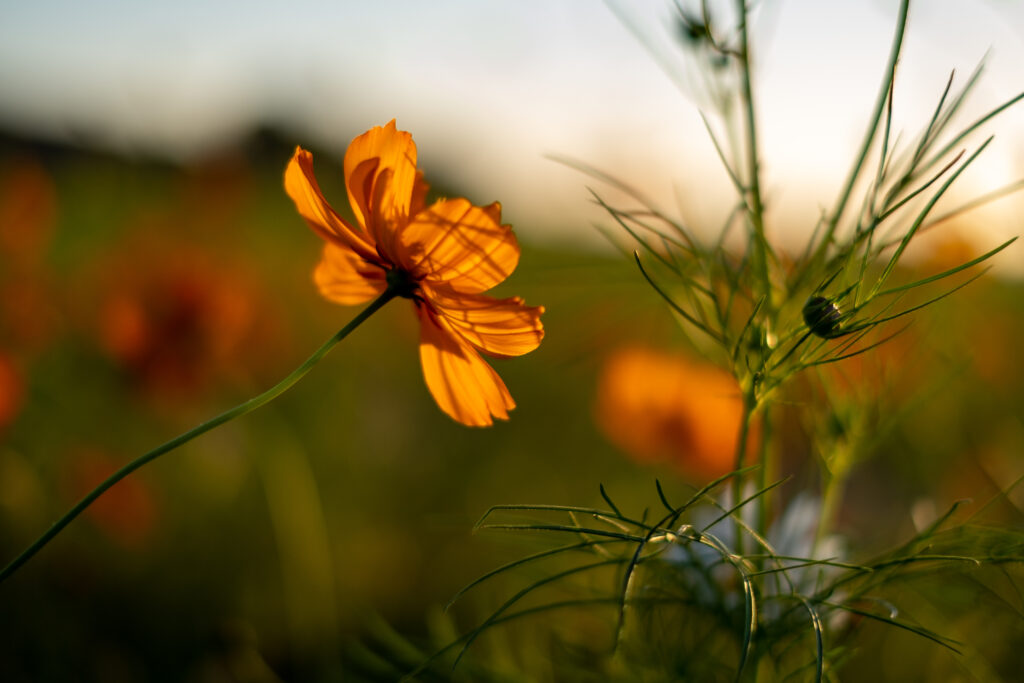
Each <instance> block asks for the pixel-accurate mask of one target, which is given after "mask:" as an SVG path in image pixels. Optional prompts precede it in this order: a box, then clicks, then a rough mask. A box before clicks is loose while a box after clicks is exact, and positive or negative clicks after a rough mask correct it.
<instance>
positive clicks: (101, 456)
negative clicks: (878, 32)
mask: <svg viewBox="0 0 1024 683" xmlns="http://www.w3.org/2000/svg"><path fill="white" fill-rule="evenodd" d="M117 468H118V465H117V463H116V462H115V461H114V460H113V459H112V458H111V457H110V456H108V455H107V454H106V453H104V452H102V451H97V450H91V449H85V450H82V451H79V452H76V453H74V454H73V457H71V458H69V468H68V470H67V481H66V484H65V493H66V495H67V497H68V498H69V499H70V500H77V499H79V498H81V497H82V496H84V495H85V494H87V493H88V492H89V491H92V490H93V489H94V488H95V487H96V486H98V485H99V484H100V483H101V482H103V480H104V479H106V478H107V477H108V476H110V475H111V474H113V473H114V471H115V470H116V469H117ZM85 514H86V516H87V517H88V518H89V519H90V520H91V521H92V522H93V524H95V525H96V526H97V527H99V528H100V529H101V530H102V531H103V533H105V534H106V535H107V536H108V537H110V539H111V540H113V541H116V542H117V543H120V544H121V545H122V546H124V547H138V546H139V545H140V544H142V543H144V542H145V541H146V540H147V539H148V538H149V536H150V534H151V533H152V531H153V528H154V527H155V525H156V521H157V502H156V498H155V496H154V495H153V491H152V489H151V488H150V486H149V485H148V484H146V481H145V480H144V479H142V478H141V475H139V474H138V473H136V474H133V475H131V476H129V477H127V478H125V479H123V480H121V481H120V482H118V484H117V486H114V487H113V488H111V489H110V490H109V491H107V492H106V493H105V494H104V495H103V496H101V497H100V498H99V499H98V500H97V501H96V502H95V503H93V504H92V505H90V506H89V508H88V509H87V510H86V511H85Z"/></svg>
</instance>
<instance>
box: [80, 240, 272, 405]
mask: <svg viewBox="0 0 1024 683" xmlns="http://www.w3.org/2000/svg"><path fill="white" fill-rule="evenodd" d="M100 265H101V270H102V274H101V275H100V276H99V282H98V284H99V287H100V290H101V291H100V292H99V299H100V302H99V311H98V314H97V315H96V320H95V324H97V325H98V329H97V336H98V338H99V343H100V345H101V346H102V348H103V350H104V351H106V353H107V354H108V355H109V356H110V357H111V358H112V359H113V360H114V361H115V362H116V363H117V364H118V365H119V366H120V367H121V368H122V369H123V370H125V371H126V372H127V375H128V377H129V378H130V379H131V380H132V382H133V383H134V384H135V386H136V387H137V388H139V389H141V390H142V391H143V392H145V393H146V394H147V395H149V396H150V397H152V398H159V399H161V400H162V399H170V400H172V401H173V400H175V399H180V398H182V397H184V396H188V395H193V394H194V393H196V392H197V391H200V390H203V389H206V388H208V387H209V386H210V385H211V384H212V383H213V381H214V380H217V381H220V380H222V379H223V378H225V377H226V376H228V375H230V374H231V373H240V377H239V378H238V379H241V380H243V381H244V380H245V376H246V374H247V371H246V370H245V368H246V367H252V368H257V367H258V366H259V365H260V364H263V363H266V362H267V359H266V358H262V357H261V358H259V359H254V358H252V357H251V356H252V355H253V354H254V353H256V350H257V349H261V350H265V349H266V348H267V341H268V340H267V339H266V337H268V334H267V332H268V330H267V329H264V328H265V326H266V325H272V324H273V318H274V315H273V311H272V306H271V305H270V302H268V301H267V300H266V298H265V297H264V296H263V295H262V293H261V291H260V288H259V286H258V284H257V283H256V282H255V278H254V277H252V275H251V274H250V273H249V272H248V271H247V269H246V268H244V266H241V265H237V264H232V263H230V262H227V261H226V260H225V259H223V258H220V257H219V255H218V254H217V253H208V252H206V251H204V250H199V249H194V248H190V247H186V246H184V245H181V244H175V243H173V242H168V241H167V240H165V239H162V238H151V239H143V240H141V241H139V242H137V243H135V244H132V245H130V246H128V247H126V248H125V249H123V250H121V251H119V252H117V253H115V254H112V255H111V258H110V260H109V261H108V262H106V263H103V264H100ZM256 339H259V343H256V342H255V340H256ZM270 341H273V340H270Z"/></svg>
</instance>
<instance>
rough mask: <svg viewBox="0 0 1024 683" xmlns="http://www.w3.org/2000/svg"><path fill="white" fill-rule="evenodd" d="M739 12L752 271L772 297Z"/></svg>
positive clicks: (740, 5) (739, 0) (740, 8)
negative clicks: (752, 251) (751, 238)
mask: <svg viewBox="0 0 1024 683" xmlns="http://www.w3.org/2000/svg"><path fill="white" fill-rule="evenodd" d="M736 11H737V13H738V14H739V22H740V25H739V43H740V47H739V51H738V55H737V56H738V58H739V60H740V74H741V76H742V79H741V88H742V91H741V96H742V98H743V113H744V117H743V122H744V133H745V136H746V153H747V178H746V180H747V184H748V187H747V188H746V189H747V192H748V193H749V194H750V207H749V210H748V213H749V216H750V223H751V226H752V227H753V231H754V238H753V242H754V255H755V258H754V259H753V263H752V265H753V267H754V269H755V271H756V275H757V277H758V278H759V279H760V285H761V288H762V291H763V293H765V294H769V295H770V294H771V279H770V276H769V274H768V252H769V247H768V239H767V238H766V236H765V232H764V202H763V200H762V198H761V166H760V163H759V160H758V149H757V113H756V111H755V107H754V86H753V84H752V77H751V73H750V69H751V66H750V39H749V36H748V32H747V20H748V19H749V10H748V8H747V2H746V0H736ZM771 305H772V302H771V299H770V297H769V301H768V309H769V310H771Z"/></svg>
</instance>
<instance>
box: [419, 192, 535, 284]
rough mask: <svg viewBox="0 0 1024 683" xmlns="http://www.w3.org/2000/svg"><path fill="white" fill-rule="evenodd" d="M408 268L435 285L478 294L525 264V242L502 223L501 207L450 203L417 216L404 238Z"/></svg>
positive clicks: (439, 203) (463, 202)
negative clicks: (522, 253)
mask: <svg viewBox="0 0 1024 683" xmlns="http://www.w3.org/2000/svg"><path fill="white" fill-rule="evenodd" d="M399 240H400V242H401V252H400V258H401V260H402V264H403V265H404V266H405V267H406V268H408V269H409V270H410V271H412V273H413V274H414V275H416V276H418V277H420V278H422V279H424V280H427V281H429V282H433V283H443V284H446V285H447V286H448V287H450V288H451V289H452V290H454V291H456V292H465V293H471V294H476V293H479V292H484V291H487V290H488V289H490V288H491V287H494V286H495V285H497V284H498V283H500V282H503V281H504V280H505V279H506V278H507V277H508V276H509V275H511V274H512V271H514V270H515V269H516V266H517V265H518V264H519V243H518V242H516V237H515V234H513V232H512V228H511V227H510V226H507V225H502V224H501V206H500V205H499V204H498V203H497V202H495V203H494V204H491V205H489V206H485V207H479V206H473V205H472V204H470V203H469V202H468V201H467V200H465V199H445V200H441V201H438V202H435V203H434V204H433V205H432V206H431V207H430V208H428V209H426V210H425V211H421V212H420V213H418V214H417V215H415V216H413V218H412V220H411V221H410V222H409V225H408V226H406V228H405V230H403V231H402V233H401V235H399Z"/></svg>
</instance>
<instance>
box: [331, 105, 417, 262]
mask: <svg viewBox="0 0 1024 683" xmlns="http://www.w3.org/2000/svg"><path fill="white" fill-rule="evenodd" d="M416 176H417V174H416V143H414V142H413V141H412V135H410V134H409V133H407V132H405V131H403V130H397V129H396V128H395V121H394V119H392V120H391V122H390V123H388V124H387V125H386V126H384V127H381V126H377V127H375V128H371V129H370V130H368V131H366V132H365V133H363V134H362V135H360V136H359V137H357V138H356V139H355V140H353V141H352V142H351V144H349V146H348V150H347V151H346V152H345V185H346V187H347V188H348V199H349V202H350V203H351V205H352V211H353V212H354V213H355V215H356V220H357V221H359V224H360V225H361V226H363V228H364V229H365V230H366V232H367V233H369V234H370V235H371V236H372V237H373V238H374V240H375V241H376V242H377V244H378V245H379V246H380V247H382V248H383V250H384V252H385V253H386V254H387V255H389V256H391V255H393V250H392V248H391V247H392V246H393V244H394V233H395V232H396V231H397V230H398V229H399V228H400V227H401V226H403V225H405V223H406V221H408V219H409V208H410V206H411V205H412V201H413V189H414V186H415V185H416Z"/></svg>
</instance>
